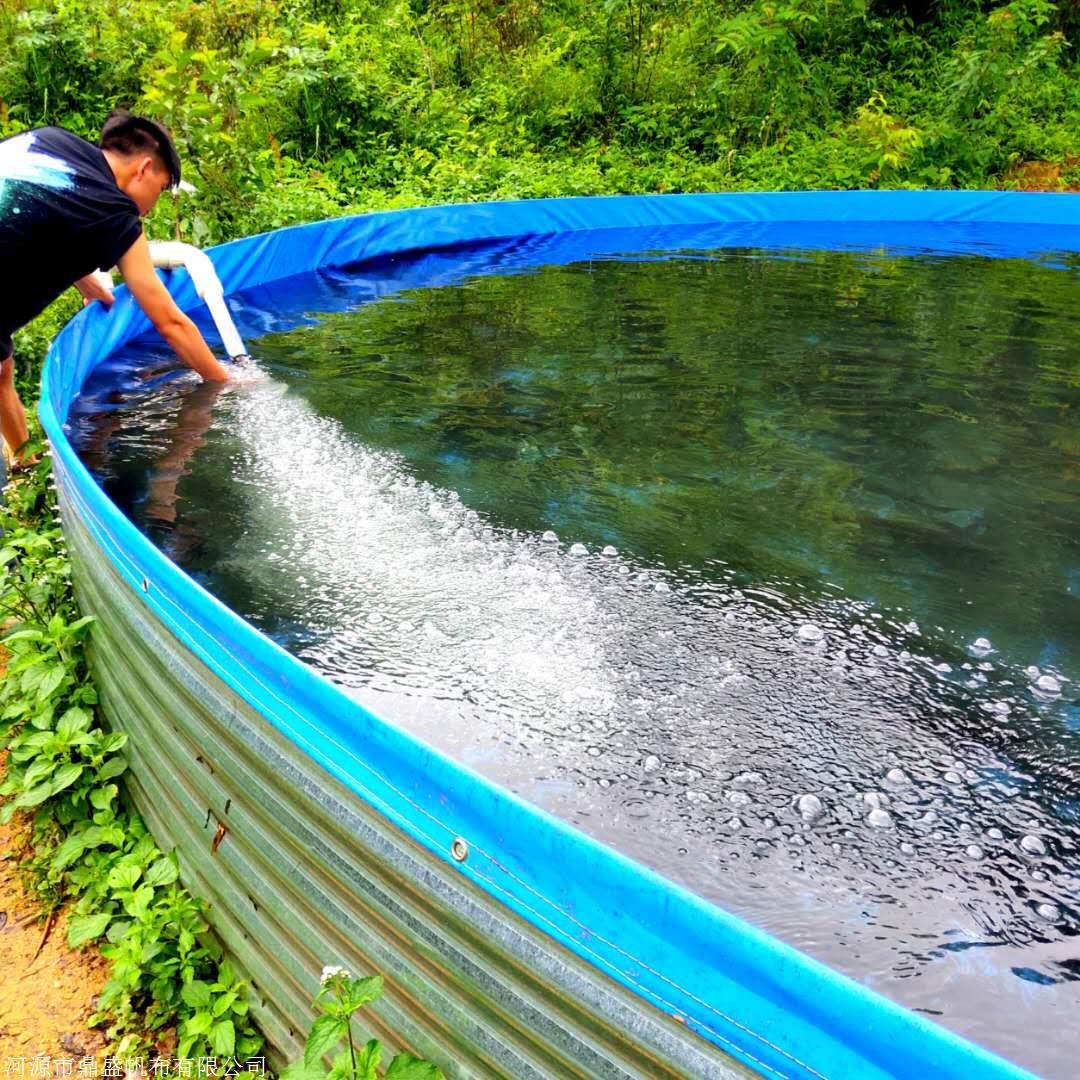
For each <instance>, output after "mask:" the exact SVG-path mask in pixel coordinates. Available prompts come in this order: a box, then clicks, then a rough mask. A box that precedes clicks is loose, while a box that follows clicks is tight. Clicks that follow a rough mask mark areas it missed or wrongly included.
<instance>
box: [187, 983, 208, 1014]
mask: <svg viewBox="0 0 1080 1080" xmlns="http://www.w3.org/2000/svg"><path fill="white" fill-rule="evenodd" d="M180 996H181V997H182V998H183V999H184V1004H185V1005H190V1006H191V1008H193V1009H208V1008H210V987H209V986H208V985H207V984H206V983H204V982H200V981H199V980H198V979H195V980H193V981H192V982H189V983H185V984H184V986H183V987H182V989H181V990H180Z"/></svg>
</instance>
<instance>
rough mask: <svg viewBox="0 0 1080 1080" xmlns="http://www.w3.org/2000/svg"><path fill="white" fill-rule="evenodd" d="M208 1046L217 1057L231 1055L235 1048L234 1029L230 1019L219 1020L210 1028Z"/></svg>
mask: <svg viewBox="0 0 1080 1080" xmlns="http://www.w3.org/2000/svg"><path fill="white" fill-rule="evenodd" d="M210 1046H211V1047H212V1048H213V1050H214V1053H215V1054H217V1055H218V1056H219V1057H232V1053H233V1050H235V1049H236V1029H235V1028H234V1027H233V1022H232V1021H231V1020H219V1021H218V1022H217V1023H216V1024H215V1025H214V1026H213V1027H212V1028H211V1029H210Z"/></svg>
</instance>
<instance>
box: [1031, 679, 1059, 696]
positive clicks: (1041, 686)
mask: <svg viewBox="0 0 1080 1080" xmlns="http://www.w3.org/2000/svg"><path fill="white" fill-rule="evenodd" d="M1035 688H1036V689H1037V690H1041V691H1042V692H1043V693H1044V694H1050V695H1054V694H1060V693H1061V683H1060V682H1058V680H1057V679H1055V678H1054V676H1053V675H1040V676H1039V677H1038V678H1037V679H1036V680H1035Z"/></svg>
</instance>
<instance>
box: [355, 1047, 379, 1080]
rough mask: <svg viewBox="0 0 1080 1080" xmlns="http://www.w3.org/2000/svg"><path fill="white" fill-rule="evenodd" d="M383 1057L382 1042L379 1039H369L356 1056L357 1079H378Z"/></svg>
mask: <svg viewBox="0 0 1080 1080" xmlns="http://www.w3.org/2000/svg"><path fill="white" fill-rule="evenodd" d="M381 1058H382V1043H380V1042H379V1040H378V1039H369V1040H368V1041H367V1042H366V1043H364V1045H363V1046H362V1047H361V1048H360V1053H359V1054H358V1055H357V1058H356V1075H357V1080H377V1077H378V1075H379V1074H378V1071H377V1070H378V1068H379V1061H380V1059H381Z"/></svg>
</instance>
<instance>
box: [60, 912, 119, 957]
mask: <svg viewBox="0 0 1080 1080" xmlns="http://www.w3.org/2000/svg"><path fill="white" fill-rule="evenodd" d="M110 922H112V915H110V914H109V913H108V912H107V911H106V912H102V913H100V914H97V915H84V916H83V917H82V918H81V919H72V920H71V921H70V922H69V923H68V935H67V937H68V947H69V948H71V949H75V948H78V946H80V945H82V944H83V943H84V942H87V941H93V939H94V938H97V937H101V935H102V934H104V933H105V930H106V928H107V927H108V925H109V923H110Z"/></svg>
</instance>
